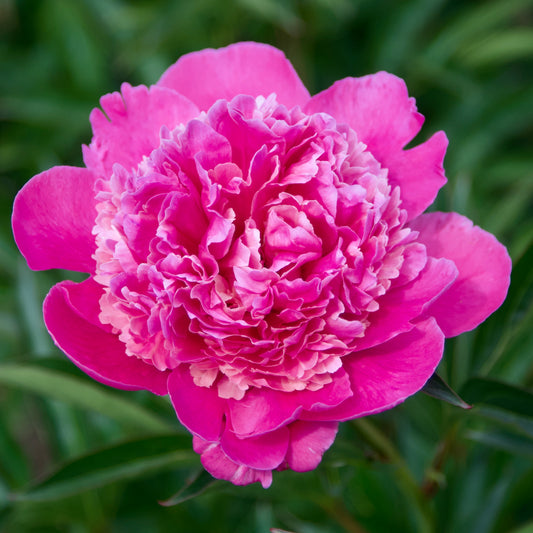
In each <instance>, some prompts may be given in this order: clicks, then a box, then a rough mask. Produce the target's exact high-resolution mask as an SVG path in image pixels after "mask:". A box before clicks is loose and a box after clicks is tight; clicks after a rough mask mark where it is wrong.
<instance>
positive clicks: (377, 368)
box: [299, 318, 444, 422]
mask: <svg viewBox="0 0 533 533" xmlns="http://www.w3.org/2000/svg"><path fill="white" fill-rule="evenodd" d="M443 350H444V335H443V333H442V331H441V330H440V328H439V327H438V325H437V322H436V321H435V319H434V318H429V319H426V320H424V321H422V322H419V323H417V324H416V326H415V327H414V328H413V329H412V330H411V331H408V332H407V333H403V334H401V335H398V336H397V337H394V338H393V339H391V340H390V341H388V342H386V343H384V344H380V345H379V346H375V347H374V348H370V349H368V350H364V351H361V352H356V353H354V354H353V355H351V356H347V357H345V363H344V368H345V370H346V371H347V372H348V374H349V375H350V380H351V382H352V390H353V396H352V397H351V398H348V399H347V400H346V401H345V402H343V403H342V404H341V405H339V406H338V407H333V408H332V409H330V410H329V411H321V412H316V413H310V412H303V413H302V414H301V415H300V417H299V418H300V419H303V420H317V421H318V420H323V421H326V420H331V421H338V422H341V421H344V420H350V419H353V418H359V417H362V416H367V415H372V414H375V413H380V412H381V411H385V410H386V409H390V408H391V407H394V406H395V405H397V404H399V403H401V402H402V401H404V400H405V399H406V398H408V397H409V396H411V395H412V394H414V393H415V392H418V391H419V390H420V389H421V388H422V387H423V386H424V384H425V383H426V381H427V380H428V379H429V378H430V377H431V376H432V374H433V372H434V371H435V368H437V365H438V364H439V361H440V360H441V357H442V353H443Z"/></svg>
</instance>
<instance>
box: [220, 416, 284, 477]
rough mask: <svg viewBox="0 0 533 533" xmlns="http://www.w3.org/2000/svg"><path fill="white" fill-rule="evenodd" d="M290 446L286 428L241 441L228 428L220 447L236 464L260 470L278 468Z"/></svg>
mask: <svg viewBox="0 0 533 533" xmlns="http://www.w3.org/2000/svg"><path fill="white" fill-rule="evenodd" d="M288 446H289V430H288V429H287V427H286V426H284V427H281V428H279V429H277V430H275V431H271V432H270V433H265V434H264V435H260V436H258V437H248V438H244V439H239V438H238V437H237V436H236V435H235V433H233V432H232V431H231V430H230V429H229V428H228V427H226V430H225V431H224V433H223V434H222V437H221V439H220V447H221V448H222V450H223V451H224V453H225V454H226V455H227V456H228V457H229V458H230V459H231V460H232V461H234V462H236V463H237V464H240V465H244V466H248V467H250V468H257V469H259V470H272V469H274V468H277V467H278V466H279V465H280V464H281V463H282V461H283V460H284V458H285V455H286V453H287V449H288Z"/></svg>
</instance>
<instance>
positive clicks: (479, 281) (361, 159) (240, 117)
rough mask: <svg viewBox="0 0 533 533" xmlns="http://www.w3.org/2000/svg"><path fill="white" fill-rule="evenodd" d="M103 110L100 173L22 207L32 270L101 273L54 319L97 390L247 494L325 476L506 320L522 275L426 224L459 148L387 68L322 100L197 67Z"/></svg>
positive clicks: (498, 257) (286, 77)
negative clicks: (448, 356) (159, 422)
mask: <svg viewBox="0 0 533 533" xmlns="http://www.w3.org/2000/svg"><path fill="white" fill-rule="evenodd" d="M101 107H102V111H101V110H99V109H95V110H94V111H93V112H92V113H91V117H90V120H91V124H92V127H93V132H94V136H93V139H92V142H91V144H90V145H89V146H84V147H83V148H84V150H83V154H84V161H85V165H86V168H74V167H67V166H62V167H54V168H52V169H50V170H48V171H46V172H43V173H41V174H39V175H37V176H35V177H34V178H33V179H32V180H30V181H29V182H28V183H27V184H26V185H25V187H24V188H23V189H22V190H21V191H20V193H19V194H18V196H17V198H16V200H15V205H14V212H13V231H14V235H15V239H16V242H17V244H18V246H19V248H20V250H21V252H22V253H23V255H24V256H25V258H26V259H27V261H28V264H29V266H30V267H31V268H33V269H36V270H41V269H49V268H63V269H69V270H76V271H80V272H86V273H88V274H89V278H88V279H86V280H85V281H83V282H82V283H73V282H70V281H65V282H62V283H59V284H58V285H56V286H55V287H53V288H52V289H51V291H50V293H49V294H48V296H47V297H46V300H45V302H44V319H45V322H46V326H47V328H48V330H49V332H50V334H51V335H52V337H53V339H54V341H55V343H56V344H57V345H58V346H59V348H60V349H61V350H63V351H64V352H65V353H66V354H67V355H68V357H70V359H71V360H72V361H73V362H74V363H75V364H76V365H78V366H79V367H80V368H81V369H82V370H84V371H85V372H86V373H87V374H89V375H90V376H92V377H93V378H94V379H96V380H98V381H100V382H102V383H105V384H107V385H110V386H113V387H117V388H121V389H130V390H131V389H147V390H149V391H152V392H153V393H155V394H160V395H165V394H169V395H170V399H171V400H172V404H173V406H174V408H175V410H176V414H177V416H178V418H179V420H180V421H181V423H182V424H183V425H185V426H186V427H187V428H188V430H189V431H190V432H191V433H192V434H193V446H194V449H195V450H196V451H197V452H198V453H199V454H201V456H202V462H203V464H204V466H205V468H206V469H207V470H208V471H209V472H211V473H212V474H213V476H215V477H217V478H222V479H226V480H230V481H232V482H233V483H235V484H237V485H242V484H247V483H251V482H255V481H260V482H261V483H262V485H263V486H264V487H268V486H269V485H270V483H271V482H272V471H273V470H276V469H277V470H282V469H286V468H291V469H293V470H296V471H307V470H310V469H313V468H315V467H316V466H317V465H318V463H319V462H320V460H321V457H322V454H323V453H324V451H325V450H326V449H328V448H329V446H330V445H331V444H332V442H333V440H334V438H335V434H336V431H337V427H338V423H339V422H340V421H344V420H349V419H353V418H356V417H361V416H365V415H369V414H373V413H378V412H380V411H383V410H385V409H389V408H391V407H393V406H395V405H397V404H398V403H399V402H401V401H403V400H404V399H405V398H407V397H408V396H410V395H412V394H414V393H415V392H417V391H418V390H420V389H421V388H422V387H423V386H424V384H425V383H426V381H427V380H428V378H429V377H430V376H431V375H432V373H433V372H434V370H435V368H436V366H437V364H438V363H439V361H440V359H441V357H442V353H443V346H444V338H445V337H451V336H454V335H458V334H459V333H461V332H463V331H467V330H470V329H472V328H474V327H476V326H477V325H478V324H479V323H480V322H482V321H483V320H484V319H485V318H487V316H488V315H489V314H490V313H492V312H493V311H494V310H495V309H496V308H497V307H499V305H500V304H501V303H502V301H503V299H504V297H505V294H506V292H507V288H508V284H509V275H510V259H509V256H508V254H507V252H506V250H505V248H504V247H503V246H502V245H501V244H499V243H498V241H497V240H496V239H495V238H494V237H493V236H492V235H491V234H489V233H487V232H485V231H483V230H482V229H480V228H479V227H477V226H474V225H473V224H472V222H470V221H469V220H468V219H466V218H465V217H463V216H461V215H458V214H455V213H427V214H422V213H423V212H424V211H425V210H426V208H427V207H428V206H429V205H431V203H432V202H433V200H434V198H435V196H436V194H437V192H438V190H439V189H440V187H442V186H443V185H444V183H445V182H446V178H445V176H444V171H443V167H442V163H443V159H444V154H445V150H446V146H447V139H446V136H445V134H444V133H443V132H439V133H436V134H435V135H433V137H431V138H430V139H429V140H427V141H426V142H424V143H422V144H419V145H418V146H415V147H414V148H410V149H407V150H405V149H404V147H405V145H406V144H407V143H409V142H410V141H411V140H412V139H413V137H414V136H415V135H416V134H417V133H418V131H419V130H420V128H421V125H422V122H423V117H422V116H421V115H420V114H419V113H417V111H416V107H415V103H414V100H413V99H412V98H409V97H408V94H407V89H406V87H405V84H404V82H403V81H402V80H401V79H399V78H397V77H395V76H393V75H391V74H387V73H385V72H380V73H378V74H374V75H370V76H365V77H363V78H346V79H343V80H340V81H338V82H336V83H335V84H334V85H333V86H331V87H330V88H329V89H326V90H325V91H323V92H321V93H319V94H317V95H315V96H313V97H310V95H309V93H308V92H307V90H306V89H305V87H304V86H303V84H302V82H301V81H300V79H299V78H298V76H297V74H296V73H295V71H294V69H293V67H292V66H291V64H290V63H289V62H288V60H287V59H286V58H285V56H284V55H283V53H281V52H280V51H279V50H277V49H275V48H272V47H270V46H267V45H264V44H256V43H239V44H234V45H231V46H228V47H227V48H222V49H220V50H203V51H201V52H196V53H192V54H188V55H186V56H184V57H182V58H181V59H180V60H179V61H178V62H177V63H176V64H174V65H173V66H171V67H170V68H169V69H168V70H167V71H166V72H165V73H164V74H163V76H162V78H161V79H160V80H159V81H158V82H157V83H156V85H154V86H152V87H150V88H146V87H144V86H140V87H131V86H130V85H128V84H124V85H123V86H122V88H121V93H113V94H108V95H106V96H104V97H103V98H102V99H101Z"/></svg>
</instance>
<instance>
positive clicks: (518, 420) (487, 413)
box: [475, 406, 533, 439]
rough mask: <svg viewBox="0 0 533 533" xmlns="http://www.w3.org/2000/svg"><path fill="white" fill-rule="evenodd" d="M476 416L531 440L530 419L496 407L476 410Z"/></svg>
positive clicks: (482, 407) (532, 423) (532, 433)
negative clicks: (503, 426)
mask: <svg viewBox="0 0 533 533" xmlns="http://www.w3.org/2000/svg"><path fill="white" fill-rule="evenodd" d="M475 412H476V415H480V416H482V417H483V418H487V419H489V420H491V421H496V422H498V423H500V424H504V425H505V426H507V427H510V428H512V429H513V430H515V431H517V432H518V433H521V434H525V435H527V436H528V437H529V438H530V439H533V419H532V418H531V417H527V416H522V415H517V414H515V413H511V412H510V411H506V410H505V409H500V408H498V407H490V406H481V407H477V408H476V411H475Z"/></svg>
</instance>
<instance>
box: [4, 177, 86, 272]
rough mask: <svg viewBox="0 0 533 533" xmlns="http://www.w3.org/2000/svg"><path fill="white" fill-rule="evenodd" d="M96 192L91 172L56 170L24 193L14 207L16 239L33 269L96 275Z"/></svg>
mask: <svg viewBox="0 0 533 533" xmlns="http://www.w3.org/2000/svg"><path fill="white" fill-rule="evenodd" d="M93 188H94V175H93V174H92V172H90V171H89V170H87V169H85V168H76V167H53V168H51V169H50V170H47V171H45V172H42V173H41V174H38V175H37V176H34V177H33V178H32V179H31V180H30V181H29V182H28V183H26V185H24V187H23V188H22V189H21V190H20V192H19V193H18V194H17V197H16V198H15V203H14V206H13V217H12V224H13V234H14V236H15V241H16V243H17V245H18V247H19V249H20V251H21V253H22V255H23V256H24V257H25V258H26V260H27V261H28V265H29V267H30V268H32V269H33V270H46V269H49V268H64V269H66V270H76V271H79V272H89V273H92V272H94V268H95V262H94V259H92V254H93V253H94V250H95V241H94V237H93V235H92V234H91V232H92V228H93V226H94V221H95V218H96V208H95V201H94V199H93V198H94V192H93Z"/></svg>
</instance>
